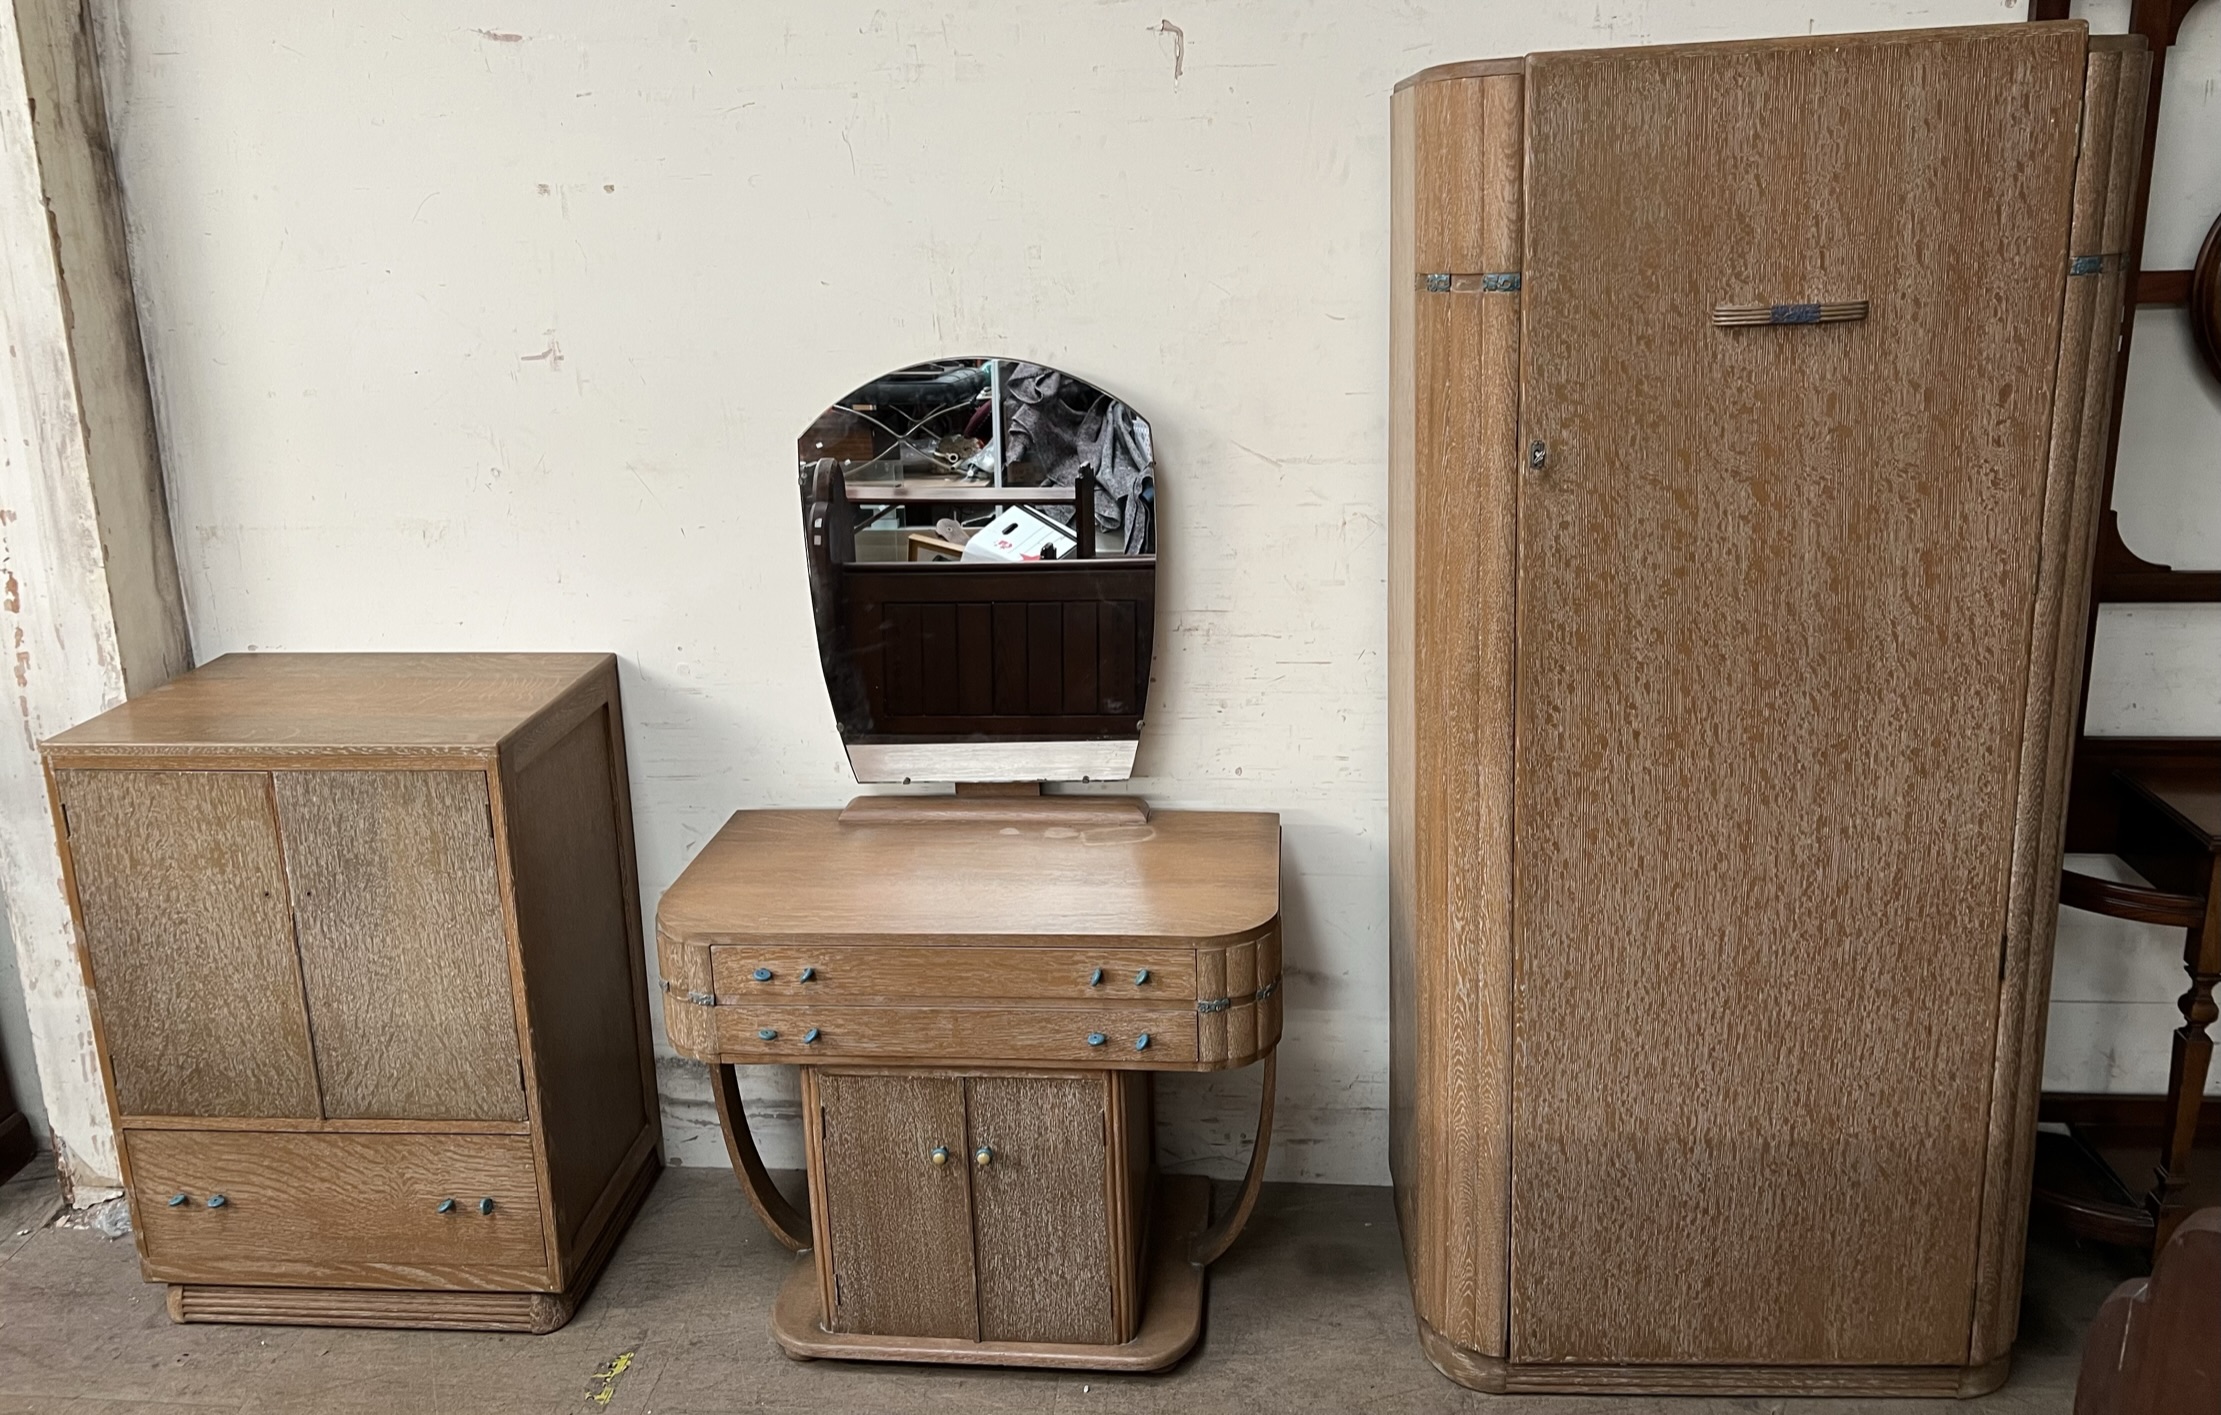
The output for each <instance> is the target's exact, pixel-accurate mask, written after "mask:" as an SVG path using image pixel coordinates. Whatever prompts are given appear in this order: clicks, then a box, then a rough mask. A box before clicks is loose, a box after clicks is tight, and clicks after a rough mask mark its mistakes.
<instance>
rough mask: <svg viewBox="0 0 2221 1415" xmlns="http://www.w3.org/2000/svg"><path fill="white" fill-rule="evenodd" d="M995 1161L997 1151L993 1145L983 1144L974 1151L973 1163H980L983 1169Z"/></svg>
mask: <svg viewBox="0 0 2221 1415" xmlns="http://www.w3.org/2000/svg"><path fill="white" fill-rule="evenodd" d="M994 1162H995V1151H994V1147H993V1146H990V1145H981V1146H980V1147H979V1148H978V1149H976V1150H974V1151H972V1163H973V1164H976V1165H978V1166H979V1167H980V1168H981V1169H985V1168H987V1166H989V1165H991V1164H993V1163H994Z"/></svg>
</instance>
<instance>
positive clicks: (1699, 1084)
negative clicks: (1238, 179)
mask: <svg viewBox="0 0 2221 1415" xmlns="http://www.w3.org/2000/svg"><path fill="white" fill-rule="evenodd" d="M2145 76H2146V67H2145V55H2144V52H2143V49H2142V46H2141V41H2123V40H2091V39H2090V38H2089V37H2088V36H2087V33H2086V31H2085V30H2084V28H2083V27H2082V25H2081V24H2080V23H2079V22H2074V23H2057V24H2016V25H2010V26H2002V27H1986V28H1973V29H1941V30H1924V31H1915V32H1908V33H1901V34H1860V35H1839V36H1826V37H1816V38H1797V39H1789V40H1775V41H1757V42H1748V43H1735V44H1712V45H1690V46H1679V47H1661V48H1645V49H1618V50H1598V51H1591V52H1583V53H1565V54H1536V55H1531V56H1528V57H1526V58H1523V59H1505V60H1488V61H1482V62H1478V63H1471V64H1455V65H1449V66H1446V67H1443V68H1439V69H1430V70H1428V71H1427V72H1425V73H1423V74H1420V75H1417V76H1416V77H1415V78H1413V79H1411V80H1408V81H1406V83H1405V84H1404V85H1402V86H1400V87H1399V89H1398V91H1397V92H1396V94H1395V97H1394V99H1393V105H1392V125H1393V133H1394V138H1393V142H1394V167H1393V181H1392V186H1393V191H1394V216H1393V231H1394V236H1393V242H1392V244H1393V250H1394V274H1393V277H1392V283H1391V289H1392V300H1393V309H1392V327H1393V331H1394V334H1393V343H1392V349H1393V353H1392V378H1391V387H1392V396H1393V404H1392V420H1391V454H1390V469H1391V470H1390V482H1391V489H1390V524H1391V542H1390V545H1391V549H1390V604H1391V611H1390V664H1391V672H1390V684H1391V686H1390V693H1391V715H1390V747H1391V773H1390V780H1391V802H1390V850H1389V858H1390V876H1391V888H1390V938H1391V959H1392V977H1391V996H1392V1016H1393V1024H1392V1045H1391V1064H1390V1075H1391V1085H1390V1094H1391V1134H1392V1153H1391V1168H1392V1171H1393V1173H1394V1176H1395V1181H1396V1198H1397V1208H1398V1214H1399V1218H1400V1220H1401V1224H1402V1229H1403V1235H1404V1244H1405V1250H1406V1254H1407V1257H1408V1259H1409V1267H1410V1271H1411V1277H1412V1289H1413V1297H1414V1305H1415V1307H1416V1309H1417V1313H1418V1317H1419V1322H1420V1329H1421V1334H1422V1337H1423V1338H1424V1341H1425V1343H1426V1347H1427V1350H1428V1353H1429V1354H1430V1356H1432V1357H1433V1359H1434V1361H1435V1363H1436V1364H1437V1365H1438V1366H1440V1367H1441V1368H1442V1369H1443V1370H1444V1371H1446V1372H1448V1373H1449V1374H1451V1375H1452V1376H1454V1377H1455V1378H1457V1379H1458V1380H1461V1381H1464V1382H1466V1383H1468V1384H1472V1385H1476V1386H1480V1387H1483V1388H1486V1389H1494V1390H1504V1389H1511V1390H1566V1389H1572V1390H1651V1391H1715V1392H1735V1391H1741V1392H1784V1393H1787V1392H1797V1391H1861V1390H1863V1391H1879V1392H1894V1393H1923V1392H1924V1393H1937V1394H1953V1393H1973V1392H1977V1391H1981V1390H1986V1389H1989V1388H1992V1387H1994V1386H1995V1385H1997V1384H1998V1383H1999V1382H2000V1381H2002V1380H2003V1379H2004V1376H2005V1371H2006V1361H2007V1358H2008V1355H2009V1351H2010V1348H2011V1345H2012V1340H2013V1335H2014V1326H2015V1320H2016V1316H2017V1312H2018V1306H2019V1292H2020V1267H2021V1255H2022V1250H2023V1233H2024V1224H2025V1219H2026V1214H2027V1202H2028V1194H2029V1173H2030V1168H2029V1166H2030V1156H2031V1149H2032V1144H2033V1140H2034V1132H2035V1103H2036V1095H2037V1085H2038V1079H2039V1075H2040V1071H2041V1065H2040V1063H2041V1055H2042V1043H2043V1019H2044V1009H2045V1005H2046V997H2047V991H2048V980H2049V975H2050V952H2051V932H2052V923H2053V919H2054V917H2055V913H2056V909H2057V903H2056V881H2057V879H2058V868H2059V853H2060V845H2061V811H2062V806H2063V803H2064V799H2065V795H2066V760H2067V747H2068V744H2069V741H2070V739H2071V737H2072V735H2073V732H2074V728H2075V723H2074V722H2073V720H2072V718H2073V704H2074V703H2075V701H2076V692H2077V687H2078V683H2079V679H2080V676H2081V669H2082V655H2083V648H2084V645H2083V637H2082V625H2083V623H2084V618H2083V614H2084V604H2085V601H2086V596H2087V593H2088V581H2089V567H2090V560H2091V547H2092V544H2093V536H2094V534H2095V530H2096V525H2097V514H2096V513H2097V509H2098V508H2097V490H2098V486H2099V482H2100V479H2101V476H2102V468H2103V465H2104V459H2103V452H2104V446H2105V437H2106V429H2107V423H2108V413H2109V398H2110V390H2111V387H2112V378H2111V369H2112V359H2113V353H2112V348H2113V340H2112V337H2111V331H2112V330H2113V329H2114V327H2115V322H2116V319H2117V317H2118V314H2119V310H2120V301H2121V282H2122V270H2121V259H2120V252H2121V251H2122V250H2123V249H2124V245H2125V242H2126V237H2127V229H2128V227H2127V222H2128V192H2129V190H2130V188H2131V187H2132V185H2133V183H2134V179H2135V173H2136V169H2137V157H2138V148H2139V144H2140V142H2141V140H2142V134H2143V130H2144V124H2143V111H2144V95H2145Z"/></svg>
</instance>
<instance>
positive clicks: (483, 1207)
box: [478, 1199, 494, 1214]
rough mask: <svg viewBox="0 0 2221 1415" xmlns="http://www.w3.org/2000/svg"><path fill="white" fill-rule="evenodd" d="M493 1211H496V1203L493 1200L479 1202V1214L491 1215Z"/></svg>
mask: <svg viewBox="0 0 2221 1415" xmlns="http://www.w3.org/2000/svg"><path fill="white" fill-rule="evenodd" d="M493 1211H494V1201H493V1200H491V1199H480V1200H479V1201H478V1212H480V1213H482V1214H490V1213H492V1212H493Z"/></svg>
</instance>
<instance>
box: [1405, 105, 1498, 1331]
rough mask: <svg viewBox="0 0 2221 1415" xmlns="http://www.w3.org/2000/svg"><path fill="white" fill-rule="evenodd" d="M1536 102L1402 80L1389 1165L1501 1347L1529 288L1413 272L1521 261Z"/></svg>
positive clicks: (1456, 1315) (1413, 1224)
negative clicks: (1515, 656)
mask: <svg viewBox="0 0 2221 1415" xmlns="http://www.w3.org/2000/svg"><path fill="white" fill-rule="evenodd" d="M1523 95H1524V79H1523V77H1522V76H1521V73H1520V71H1519V69H1518V68H1516V67H1515V68H1512V69H1510V70H1509V71H1506V72H1492V73H1490V74H1488V75H1487V76H1483V77H1459V78H1451V79H1446V80H1443V81H1434V82H1422V83H1419V84H1415V85H1414V86H1412V87H1411V88H1409V89H1406V90H1403V91H1401V92H1399V93H1398V95H1397V97H1396V103H1397V105H1398V115H1399V116H1398V127H1397V133H1396V137H1397V141H1398V143H1399V144H1400V145H1401V148H1400V152H1399V155H1398V158H1397V162H1398V171H1399V173H1400V174H1401V173H1405V172H1406V169H1408V175H1405V176H1404V177H1403V180H1404V181H1406V182H1407V183H1408V184H1409V185H1408V187H1407V188H1405V189H1402V190H1400V191H1399V193H1398V195H1397V198H1396V200H1397V208H1396V210H1397V223H1398V227H1399V230H1408V233H1409V234H1408V236H1402V235H1400V236H1399V237H1398V242H1397V260H1398V261H1399V263H1400V264H1399V269H1398V274H1397V276H1396V290H1395V299H1396V300H1397V307H1396V313H1397V318H1398V320H1399V321H1400V322H1399V324H1398V329H1399V331H1400V332H1399V333H1398V335H1397V338H1396V347H1397V359H1398V364H1397V368H1396V370H1395V373H1396V376H1397V377H1398V378H1399V379H1400V380H1402V382H1400V383H1399V385H1398V390H1397V393H1396V414H1395V420H1394V422H1393V424H1392V427H1391V436H1392V440H1393V443H1394V446H1395V451H1394V453H1393V455H1392V459H1391V468H1392V471H1391V476H1392V485H1391V497H1392V499H1393V505H1392V509H1391V522H1392V532H1393V537H1394V538H1393V549H1392V551H1391V554H1392V556H1393V557H1395V560H1396V568H1395V569H1394V570H1393V572H1392V574H1393V578H1394V583H1395V590H1394V592H1393V597H1392V628H1391V640H1390V642H1391V649H1390V681H1391V690H1390V691H1391V693H1392V695H1393V696H1394V698H1395V705H1394V708H1393V712H1392V717H1391V723H1392V726H1391V735H1392V739H1393V746H1392V750H1393V751H1394V752H1395V754H1396V765H1395V769H1394V770H1393V771H1392V773H1391V782H1392V784H1391V787H1390V790H1391V793H1392V805H1391V852H1392V857H1393V859H1394V860H1395V862H1396V863H1395V865H1394V866H1393V868H1392V870H1391V889H1392V896H1393V902H1392V904H1391V909H1390V921H1391V922H1390V947H1391V950H1392V954H1393V958H1394V962H1393V965H1392V967H1393V972H1392V996H1393V1013H1394V1018H1395V1020H1394V1023H1393V1032H1394V1041H1393V1055H1394V1060H1393V1061H1392V1068H1393V1079H1392V1090H1393V1092H1394V1096H1393V1099H1392V1112H1393V1118H1392V1131H1393V1135H1394V1141H1393V1144H1394V1160H1393V1168H1394V1172H1395V1177H1396V1182H1397V1191H1398V1212H1399V1216H1400V1219H1401V1222H1402V1224H1403V1227H1404V1232H1405V1239H1406V1250H1407V1251H1406V1258H1407V1262H1408V1265H1409V1267H1410V1270H1411V1275H1412V1296H1413V1302H1414V1304H1415V1305H1416V1306H1417V1308H1418V1310H1419V1312H1420V1314H1421V1316H1422V1317H1424V1318H1425V1319H1426V1320H1428V1321H1431V1322H1434V1323H1436V1324H1437V1325H1439V1326H1440V1327H1441V1328H1442V1329H1443V1330H1445V1331H1448V1332H1451V1333H1453V1334H1454V1335H1455V1338H1456V1339H1457V1340H1459V1341H1460V1342H1463V1343H1465V1344H1466V1345H1468V1346H1471V1347H1472V1348H1474V1349H1476V1350H1483V1351H1488V1352H1492V1353H1498V1354H1500V1353H1501V1352H1502V1351H1503V1349H1504V1348H1503V1343H1504V1328H1505V1314H1504V1269H1505V1261H1506V1256H1507V1252H1506V1237H1505V1230H1506V1210H1507V1205H1508V1203H1509V1196H1510V1184H1511V1153H1510V1133H1511V1129H1510V1119H1509V1111H1508V1107H1509V1104H1510V1083H1511V1056H1510V1045H1511V1035H1510V1034H1511V1028H1510V1017H1511V978H1512V960H1511V948H1512V934H1511V928H1512V888H1511V869H1512V812H1511V802H1512V734H1511V727H1512V628H1513V603H1514V598H1513V588H1514V578H1513V577H1514V575H1515V573H1516V566H1517V551H1518V545H1517V539H1516V537H1517V526H1518V517H1517V496H1518V479H1519V471H1518V467H1519V410H1520V383H1519V378H1520V328H1519V321H1520V301H1521V298H1522V296H1521V295H1520V294H1519V293H1517V292H1511V291H1480V290H1470V291H1457V290H1453V291H1445V292H1432V291H1430V292H1425V293H1415V292H1414V289H1413V286H1414V284H1415V276H1413V275H1412V274H1410V273H1408V272H1411V271H1413V270H1414V269H1416V270H1417V271H1421V272H1426V271H1433V272H1491V271H1495V272H1503V271H1517V270H1519V269H1520V267H1521V262H1522V259H1523V253H1522V247H1521V205H1522V201H1521V190H1520V166H1521V160H1522V156H1523V152H1524V136H1523V135H1524V112H1523ZM1406 154H1408V155H1406ZM1407 240H1408V242H1409V246H1408V249H1407V247H1406V241H1407Z"/></svg>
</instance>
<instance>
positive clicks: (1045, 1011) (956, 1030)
mask: <svg viewBox="0 0 2221 1415" xmlns="http://www.w3.org/2000/svg"><path fill="white" fill-rule="evenodd" d="M708 1011H709V1012H710V1013H711V1014H712V1015H714V1017H715V1018H716V1031H717V1053H718V1055H719V1056H720V1057H721V1058H722V1059H723V1060H725V1061H728V1062H744V1063H757V1062H779V1061H785V1062H802V1063H810V1064H816V1063H822V1062H827V1061H839V1060H853V1059H869V1060H873V1061H924V1062H934V1061H941V1060H944V1059H945V1058H948V1057H951V1056H961V1057H965V1058H967V1059H968V1062H971V1063H992V1062H1025V1063H1036V1062H1054V1063H1056V1064H1057V1065H1060V1066H1086V1065H1100V1066H1130V1067H1139V1068H1143V1069H1151V1070H1154V1069H1161V1068H1163V1067H1166V1066H1182V1065H1191V1064H1193V1063H1194V1061H1195V1059H1196V1020H1197V1013H1196V1010H1195V1005H1194V1004H1193V1003H1192V1002H1189V1003H1185V1004H1184V1005H1180V1006H1174V1007H1137V1006H1133V1005H1130V1004H1129V1005H1126V1006H1116V1007H817V1006H807V1005H787V1004H780V1003H771V1004H760V1003H736V1004H731V1005H726V1004H722V1003H721V1004H720V1005H719V1006H717V1007H715V1008H711V1009H708Z"/></svg>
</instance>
